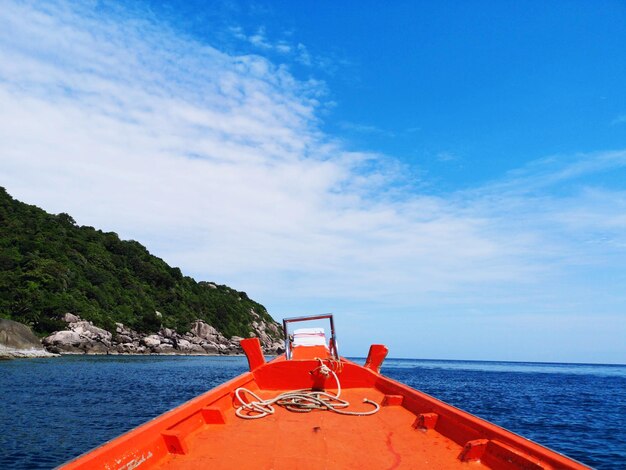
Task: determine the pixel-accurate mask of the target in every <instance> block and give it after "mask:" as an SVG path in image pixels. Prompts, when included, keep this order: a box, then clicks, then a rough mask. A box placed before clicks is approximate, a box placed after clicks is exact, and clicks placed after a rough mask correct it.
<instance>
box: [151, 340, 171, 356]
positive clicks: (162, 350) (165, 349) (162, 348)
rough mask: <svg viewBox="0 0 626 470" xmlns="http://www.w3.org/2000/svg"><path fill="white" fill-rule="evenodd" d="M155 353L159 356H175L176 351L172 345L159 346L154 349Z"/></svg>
mask: <svg viewBox="0 0 626 470" xmlns="http://www.w3.org/2000/svg"><path fill="white" fill-rule="evenodd" d="M153 351H154V352H155V353H157V354H175V353H176V350H175V349H174V346H172V345H171V344H165V343H164V344H159V345H158V346H157V347H155V348H153Z"/></svg>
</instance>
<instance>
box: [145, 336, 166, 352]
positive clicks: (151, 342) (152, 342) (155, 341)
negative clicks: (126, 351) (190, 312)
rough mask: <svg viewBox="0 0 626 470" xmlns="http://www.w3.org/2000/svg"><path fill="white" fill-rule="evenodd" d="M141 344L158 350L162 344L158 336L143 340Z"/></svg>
mask: <svg viewBox="0 0 626 470" xmlns="http://www.w3.org/2000/svg"><path fill="white" fill-rule="evenodd" d="M140 344H143V345H144V346H146V347H148V348H156V347H157V346H159V345H160V344H161V338H160V337H159V336H158V335H150V336H146V337H145V338H141V341H140ZM168 346H171V345H168ZM173 348H174V347H173V346H172V349H173Z"/></svg>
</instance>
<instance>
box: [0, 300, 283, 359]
mask: <svg viewBox="0 0 626 470" xmlns="http://www.w3.org/2000/svg"><path fill="white" fill-rule="evenodd" d="M251 315H252V316H253V318H254V320H253V322H252V329H253V332H252V333H251V334H250V336H251V337H258V338H259V341H260V342H261V347H262V349H263V352H264V353H265V354H267V355H276V354H281V353H282V352H284V341H283V340H279V339H276V338H280V330H279V327H278V326H277V325H276V324H274V323H268V322H265V321H263V320H262V319H261V317H260V316H259V315H258V314H257V313H256V312H254V311H252V312H251ZM63 320H64V321H65V322H66V323H67V328H66V329H64V330H62V331H57V332H54V333H52V334H51V335H50V336H47V337H45V338H43V340H42V341H41V343H40V344H38V345H36V344H34V343H33V342H32V338H31V343H30V344H28V345H25V347H24V348H11V350H10V351H9V350H8V349H6V348H5V347H4V346H3V345H2V344H0V356H4V357H51V356H56V355H61V354H98V355H101V354H113V355H117V354H124V355H210V356H220V355H239V354H242V353H243V350H242V349H241V346H240V345H239V341H240V340H241V339H243V338H241V337H238V336H233V337H232V338H226V337H225V336H224V335H223V334H222V333H220V332H219V331H218V330H217V329H215V328H214V327H213V326H211V325H209V324H207V323H205V322H204V321H202V320H196V321H195V322H194V323H193V324H192V325H191V328H190V330H189V331H188V332H186V333H183V334H181V333H178V332H176V331H174V330H171V329H169V328H161V329H160V330H159V331H158V332H157V333H151V334H142V333H139V332H137V331H135V330H132V329H130V328H128V327H126V326H125V325H123V324H122V323H116V324H115V325H116V331H115V333H114V334H113V333H111V332H109V331H107V330H104V329H102V328H99V327H97V326H94V325H93V323H91V322H89V321H86V320H83V319H81V318H80V317H79V316H77V315H74V314H72V313H66V314H65V315H64V317H63ZM7 321H8V320H7ZM12 323H16V322H12ZM16 324H17V325H20V324H19V323H16ZM22 326H23V327H25V328H28V327H26V326H25V325H22ZM29 331H30V330H29ZM31 334H32V332H31ZM33 337H34V335H33ZM34 338H35V339H37V338H36V337H34ZM37 342H38V340H37ZM41 344H43V347H41ZM37 346H38V348H37ZM44 348H45V349H44ZM31 349H36V351H32V352H28V351H29V350H31Z"/></svg>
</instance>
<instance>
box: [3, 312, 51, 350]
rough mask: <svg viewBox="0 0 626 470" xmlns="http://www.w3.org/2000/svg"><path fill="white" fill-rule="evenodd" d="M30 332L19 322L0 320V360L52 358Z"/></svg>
mask: <svg viewBox="0 0 626 470" xmlns="http://www.w3.org/2000/svg"><path fill="white" fill-rule="evenodd" d="M54 356H55V354H51V353H49V352H48V351H46V350H45V349H44V348H43V346H42V345H41V342H40V341H39V338H37V336H35V334H34V333H33V332H32V330H31V329H30V328H29V327H28V326H26V325H24V324H22V323H19V322H16V321H13V320H6V319H4V318H0V358H1V359H5V358H18V357H54Z"/></svg>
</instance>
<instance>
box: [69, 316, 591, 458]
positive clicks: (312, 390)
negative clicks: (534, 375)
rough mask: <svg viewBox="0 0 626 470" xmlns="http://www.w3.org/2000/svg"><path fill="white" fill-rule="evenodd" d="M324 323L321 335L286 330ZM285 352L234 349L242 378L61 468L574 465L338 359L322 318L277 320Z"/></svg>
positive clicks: (375, 350)
mask: <svg viewBox="0 0 626 470" xmlns="http://www.w3.org/2000/svg"><path fill="white" fill-rule="evenodd" d="M320 319H328V320H330V326H331V333H330V338H329V340H328V341H326V338H325V334H324V333H323V331H322V329H319V328H299V329H295V330H294V331H293V334H290V333H289V324H291V323H295V322H301V321H308V320H320ZM283 327H284V331H285V340H286V341H285V344H286V353H285V354H284V355H282V356H280V357H278V358H276V359H274V360H272V361H271V362H266V361H265V357H264V356H263V353H262V350H261V346H260V343H259V340H258V339H257V338H250V339H244V340H242V341H241V346H242V347H243V350H244V352H245V353H246V356H247V358H248V363H249V366H250V371H249V372H247V373H245V374H243V375H240V376H239V377H237V378H235V379H233V380H231V381H229V382H226V383H224V384H223V385H221V386H219V387H217V388H215V389H213V390H210V391H208V392H206V393H204V394H203V395H200V396H198V397H197V398H194V399H193V400H191V401H189V402H187V403H185V404H183V405H181V406H179V407H177V408H175V409H173V410H171V411H169V412H167V413H165V414H163V415H161V416H159V417H157V418H155V419H153V420H152V421H150V422H148V423H146V424H144V425H142V426H139V427H138V428H136V429H134V430H132V431H129V432H128V433H126V434H124V435H122V436H120V437H118V438H116V439H114V440H112V441H110V442H108V443H106V444H104V445H102V446H101V447H99V448H97V449H94V450H92V451H90V452H88V453H86V454H84V455H82V456H80V457H78V458H76V459H75V460H73V461H71V462H68V463H67V464H65V465H64V466H62V467H61V468H63V469H66V470H70V469H100V468H101V469H108V470H122V469H123V470H132V469H135V468H140V469H170V468H171V469H202V468H209V469H215V470H217V469H255V470H258V469H290V470H291V469H316V470H317V469H325V468H333V469H343V468H361V469H370V468H371V469H401V468H404V469H420V468H440V469H446V468H466V469H467V468H471V469H479V468H492V469H517V470H519V469H528V470H531V469H532V470H540V469H544V470H548V469H584V468H588V467H586V466H584V465H582V464H580V463H578V462H576V461H574V460H571V459H569V458H567V457H565V456H563V455H561V454H558V453H556V452H554V451H552V450H550V449H547V448H545V447H543V446H540V445H538V444H536V443H534V442H531V441H529V440H527V439H524V438H523V437H520V436H518V435H516V434H514V433H512V432H510V431H507V430H505V429H503V428H501V427H498V426H496V425H494V424H491V423H489V422H487V421H485V420H482V419H480V418H477V417H476V416H473V415H471V414H469V413H466V412H464V411H462V410H459V409H458V408H455V407H453V406H450V405H448V404H446V403H443V402H442V401H439V400H437V399H435V398H433V397H431V396H429V395H427V394H424V393H422V392H419V391H417V390H414V389H412V388H410V387H407V386H406V385H403V384H401V383H398V382H396V381H394V380H391V379H389V378H387V377H384V376H382V375H381V374H380V373H379V370H380V366H381V364H382V362H383V360H384V359H385V357H386V355H387V348H386V347H385V346H383V345H372V346H371V348H370V351H369V354H368V357H367V360H366V362H365V365H364V366H360V365H358V364H355V363H354V362H351V361H349V360H346V359H344V358H340V356H339V354H338V350H337V340H336V336H335V328H334V324H333V318H332V315H320V316H314V317H299V318H290V319H286V320H284V321H283Z"/></svg>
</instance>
